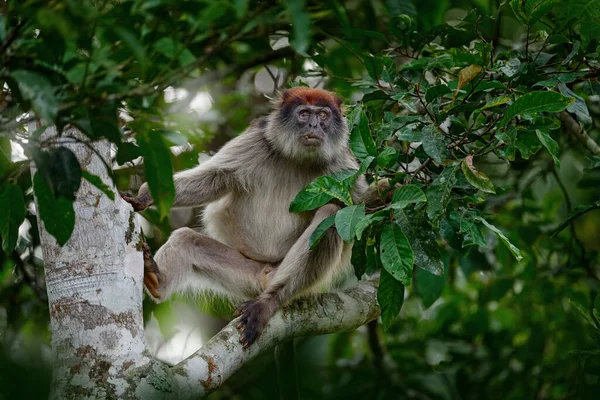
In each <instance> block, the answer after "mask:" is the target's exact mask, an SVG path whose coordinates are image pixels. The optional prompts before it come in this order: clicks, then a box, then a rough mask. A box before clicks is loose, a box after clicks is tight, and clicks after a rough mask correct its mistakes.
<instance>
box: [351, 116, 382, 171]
mask: <svg viewBox="0 0 600 400" xmlns="http://www.w3.org/2000/svg"><path fill="white" fill-rule="evenodd" d="M350 122H352V131H351V133H350V149H352V152H353V153H354V155H355V156H356V157H357V158H358V159H359V160H361V161H362V160H365V159H367V157H369V156H372V157H377V149H376V146H375V141H374V140H373V138H372V137H371V130H370V129H369V120H368V119H367V115H366V114H365V112H364V111H363V110H362V109H360V108H356V109H355V111H353V113H352V115H351V116H350Z"/></svg>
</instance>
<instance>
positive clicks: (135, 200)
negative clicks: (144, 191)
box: [119, 192, 148, 211]
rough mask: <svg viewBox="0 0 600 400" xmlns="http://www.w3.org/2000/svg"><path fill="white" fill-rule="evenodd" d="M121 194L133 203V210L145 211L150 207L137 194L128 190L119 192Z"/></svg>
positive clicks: (128, 201) (124, 198)
mask: <svg viewBox="0 0 600 400" xmlns="http://www.w3.org/2000/svg"><path fill="white" fill-rule="evenodd" d="M119 195H120V196H121V198H122V199H123V200H125V201H126V202H127V203H129V204H131V206H132V207H133V211H143V210H145V209H146V208H148V205H147V204H144V203H143V202H141V201H140V200H139V199H138V198H137V197H136V196H133V195H131V194H129V193H127V192H119Z"/></svg>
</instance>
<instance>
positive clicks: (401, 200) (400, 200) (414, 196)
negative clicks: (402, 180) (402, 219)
mask: <svg viewBox="0 0 600 400" xmlns="http://www.w3.org/2000/svg"><path fill="white" fill-rule="evenodd" d="M424 201H427V197H425V193H423V191H422V190H421V189H419V187H417V186H415V185H404V186H401V187H399V188H398V189H396V190H394V195H393V196H392V204H390V206H389V208H392V209H394V210H398V209H402V208H404V207H406V206H407V205H409V204H413V203H421V202H424Z"/></svg>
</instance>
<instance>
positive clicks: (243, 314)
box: [235, 299, 272, 348]
mask: <svg viewBox="0 0 600 400" xmlns="http://www.w3.org/2000/svg"><path fill="white" fill-rule="evenodd" d="M271 313H272V312H271V311H270V307H269V305H268V304H267V303H265V302H264V301H262V300H257V299H255V300H250V301H247V302H245V303H244V304H242V305H241V306H240V307H239V308H238V309H237V311H236V312H235V314H236V315H240V319H239V321H238V323H237V324H236V328H237V329H239V330H241V333H240V343H241V344H242V345H243V346H244V347H245V348H247V347H248V346H250V345H251V344H252V343H254V342H255V341H256V339H258V337H259V336H260V334H261V332H262V331H263V330H264V329H265V326H266V325H267V322H268V321H269V318H270V316H271Z"/></svg>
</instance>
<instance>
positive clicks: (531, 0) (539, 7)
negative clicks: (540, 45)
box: [525, 0, 560, 25]
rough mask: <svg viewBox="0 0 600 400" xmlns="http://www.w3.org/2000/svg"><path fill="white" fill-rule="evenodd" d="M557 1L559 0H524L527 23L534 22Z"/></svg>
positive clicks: (531, 23) (546, 12)
mask: <svg viewBox="0 0 600 400" xmlns="http://www.w3.org/2000/svg"><path fill="white" fill-rule="evenodd" d="M559 2H560V0H526V1H525V13H526V14H527V20H528V22H529V24H530V25H533V24H535V23H536V22H537V21H539V20H540V18H542V17H543V16H544V15H546V14H548V12H549V11H550V10H551V9H552V8H553V7H554V6H555V5H556V4H558V3H559Z"/></svg>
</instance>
